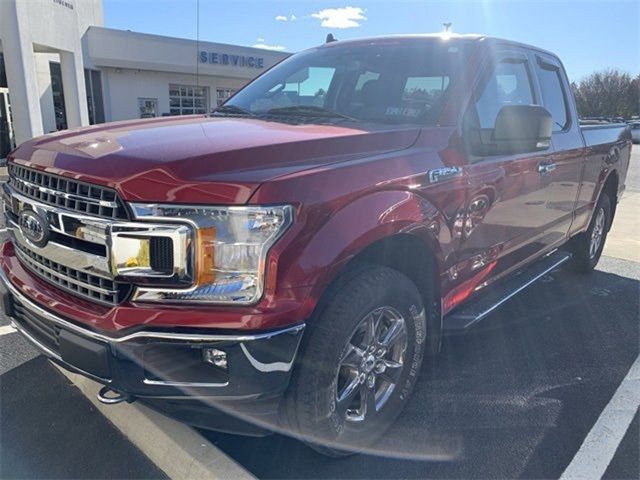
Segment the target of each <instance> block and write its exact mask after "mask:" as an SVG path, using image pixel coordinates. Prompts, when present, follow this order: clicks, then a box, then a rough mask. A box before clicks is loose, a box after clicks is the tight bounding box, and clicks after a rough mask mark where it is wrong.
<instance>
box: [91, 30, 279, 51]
mask: <svg viewBox="0 0 640 480" xmlns="http://www.w3.org/2000/svg"><path fill="white" fill-rule="evenodd" d="M89 30H93V31H94V32H97V33H98V32H101V31H104V32H106V33H116V34H122V35H128V36H130V37H132V38H136V39H148V40H154V41H160V42H173V43H176V42H178V43H184V44H193V45H197V44H200V46H214V47H223V48H233V49H238V48H242V49H245V50H250V51H253V52H256V53H257V52H260V53H262V54H264V53H265V52H266V53H272V54H281V55H292V53H291V52H287V51H284V50H272V49H268V48H256V47H249V46H245V45H235V44H232V43H220V42H211V41H208V40H202V39H201V40H195V39H190V38H182V37H169V36H167V35H157V34H155V33H143V32H134V31H132V30H121V29H118V28H109V27H101V26H97V25H91V26H90V27H89V28H88V29H87V31H89Z"/></svg>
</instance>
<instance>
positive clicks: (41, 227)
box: [18, 210, 49, 247]
mask: <svg viewBox="0 0 640 480" xmlns="http://www.w3.org/2000/svg"><path fill="white" fill-rule="evenodd" d="M18 225H19V226H20V232H22V236H23V237H24V238H26V239H27V240H28V241H29V242H30V243H33V244H34V245H35V246H37V247H44V246H45V245H46V244H47V242H48V241H49V226H48V225H47V222H46V221H45V220H43V219H42V217H40V215H38V214H37V213H36V212H34V211H33V210H22V211H21V212H20V215H18Z"/></svg>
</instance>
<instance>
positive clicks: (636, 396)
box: [560, 356, 640, 479]
mask: <svg viewBox="0 0 640 480" xmlns="http://www.w3.org/2000/svg"><path fill="white" fill-rule="evenodd" d="M638 406H640V356H638V357H637V358H636V360H635V362H633V365H631V368H630V369H629V372H628V373H627V375H626V376H625V377H624V379H623V380H622V383H621V384H620V386H619V387H618V389H617V390H616V393H614V394H613V397H612V398H611V400H610V401H609V403H608V404H607V406H606V407H605V408H604V410H603V411H602V413H601V414H600V416H599V417H598V420H597V421H596V423H595V425H594V426H593V428H591V431H590V432H589V434H588V435H587V437H586V438H585V439H584V442H582V445H581V446H580V449H579V450H578V452H577V453H576V455H575V456H574V457H573V460H571V463H570V464H569V465H568V466H567V468H566V469H565V471H564V473H563V474H562V476H561V477H560V478H561V479H574V478H575V479H578V478H601V477H602V475H604V472H605V471H606V470H607V467H608V466H609V463H611V459H613V456H614V455H615V453H616V450H617V449H618V445H620V442H622V439H623V438H624V436H625V434H626V433H627V429H628V428H629V425H630V424H631V421H632V420H633V417H634V416H635V414H636V411H637V410H638Z"/></svg>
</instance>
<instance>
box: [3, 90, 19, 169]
mask: <svg viewBox="0 0 640 480" xmlns="http://www.w3.org/2000/svg"><path fill="white" fill-rule="evenodd" d="M14 146H15V139H14V137H13V125H12V123H11V104H10V103H9V89H8V88H0V158H5V157H6V156H7V154H8V153H9V152H10V151H11V150H12V149H13V148H14Z"/></svg>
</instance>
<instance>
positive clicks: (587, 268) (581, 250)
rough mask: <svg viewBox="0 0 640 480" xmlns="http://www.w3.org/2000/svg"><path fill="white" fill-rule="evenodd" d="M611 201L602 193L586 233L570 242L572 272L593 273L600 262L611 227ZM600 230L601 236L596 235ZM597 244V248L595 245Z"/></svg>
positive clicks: (569, 263)
mask: <svg viewBox="0 0 640 480" xmlns="http://www.w3.org/2000/svg"><path fill="white" fill-rule="evenodd" d="M611 220H612V219H611V200H610V199H609V196H608V195H607V194H606V193H605V192H602V193H601V194H600V199H599V200H598V203H597V204H596V209H595V211H594V213H593V217H592V218H591V223H590V224H589V228H588V229H587V231H586V232H584V233H581V234H579V235H576V236H575V237H574V238H572V239H571V241H570V242H569V247H570V250H571V253H572V254H573V256H572V258H571V261H570V262H568V266H569V268H570V269H571V270H573V271H576V272H581V273H588V272H591V271H592V270H593V269H594V268H595V266H596V265H597V264H598V260H600V256H601V255H602V250H603V249H604V244H605V241H606V240H607V233H608V232H609V227H610V226H611ZM598 230H600V236H599V237H598V235H597V234H596V233H595V232H597V231H598ZM596 242H597V246H595V245H594V244H595V243H596Z"/></svg>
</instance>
